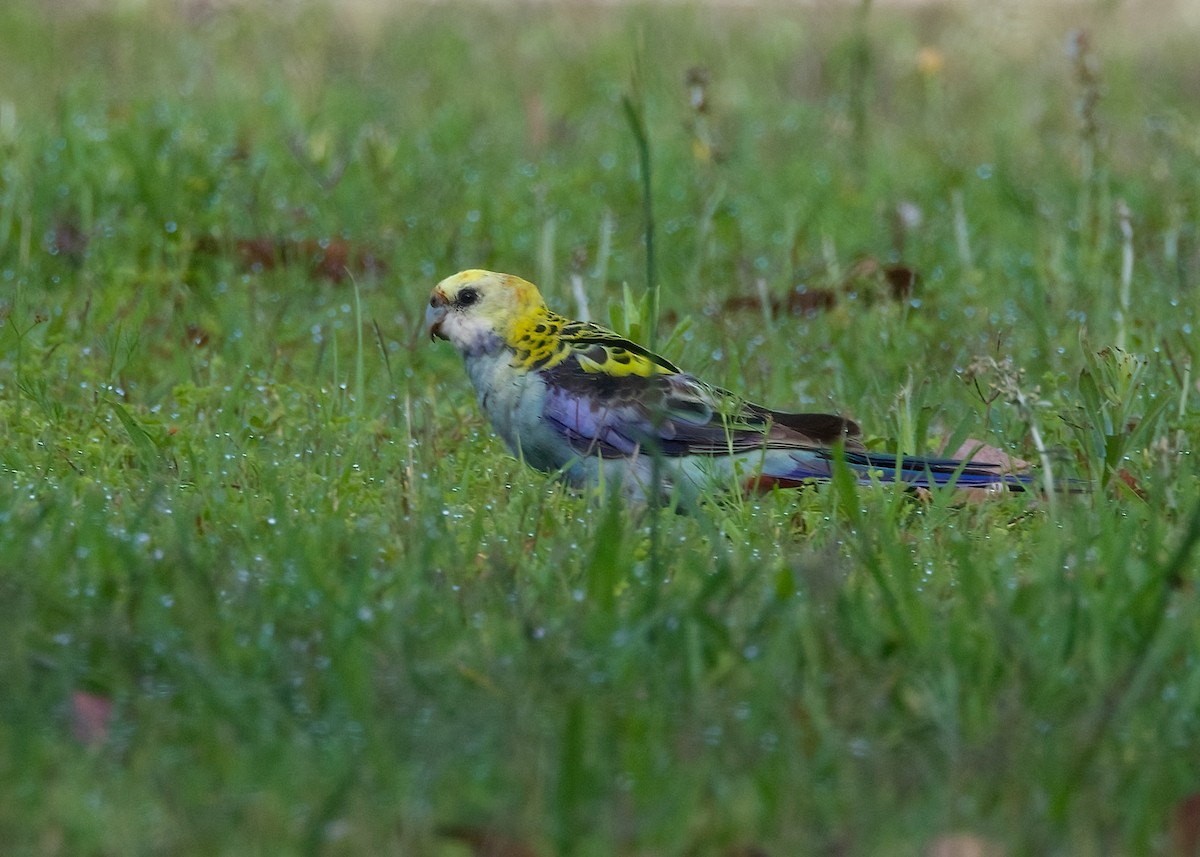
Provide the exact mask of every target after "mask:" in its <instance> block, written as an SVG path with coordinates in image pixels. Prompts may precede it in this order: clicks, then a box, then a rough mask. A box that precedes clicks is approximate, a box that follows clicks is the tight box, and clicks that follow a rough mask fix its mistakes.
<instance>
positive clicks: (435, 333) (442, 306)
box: [425, 291, 449, 340]
mask: <svg viewBox="0 0 1200 857" xmlns="http://www.w3.org/2000/svg"><path fill="white" fill-rule="evenodd" d="M448 308H449V302H448V301H447V300H446V296H445V295H443V294H442V293H441V292H440V291H435V292H434V293H433V295H432V296H431V297H430V298H429V308H428V309H427V310H425V329H426V330H428V331H429V338H430V339H431V340H432V339H445V338H446V334H444V333H442V322H443V321H445V320H446V312H447V310H448Z"/></svg>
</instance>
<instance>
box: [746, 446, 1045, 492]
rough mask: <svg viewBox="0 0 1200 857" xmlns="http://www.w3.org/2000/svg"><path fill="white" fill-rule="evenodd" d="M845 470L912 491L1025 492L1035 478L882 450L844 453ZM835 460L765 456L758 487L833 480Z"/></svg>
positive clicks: (816, 453)
mask: <svg viewBox="0 0 1200 857" xmlns="http://www.w3.org/2000/svg"><path fill="white" fill-rule="evenodd" d="M843 459H844V460H845V462H846V466H847V467H848V468H849V469H850V471H851V472H852V473H854V474H855V475H856V476H857V477H858V481H859V482H863V483H869V482H873V481H879V482H899V483H901V484H904V485H911V486H913V487H918V488H921V487H929V486H932V485H949V484H954V485H957V486H959V487H961V488H986V487H991V486H996V487H997V488H1000V489H1005V490H1008V491H1027V490H1030V489H1031V488H1033V487H1034V486H1035V485H1036V483H1037V479H1036V477H1035V476H1034V475H1031V474H1028V473H1010V472H1006V471H1005V469H1004V468H1003V467H1002V466H1001V465H998V464H987V463H983V462H975V461H960V460H957V459H953V458H922V457H916V456H897V455H891V454H889V453H884V452H858V451H849V450H848V451H846V452H845V453H843ZM835 461H836V456H835V453H834V452H833V451H826V450H804V451H803V452H801V451H791V452H789V453H787V454H784V455H778V454H776V455H769V456H767V459H766V460H765V461H764V462H763V467H762V473H761V475H760V476H759V477H758V482H759V484H760V486H765V485H779V486H781V487H790V486H794V485H799V484H801V483H804V482H811V481H814V480H818V481H826V480H829V479H830V478H832V476H833V473H834V468H835V466H836V464H835Z"/></svg>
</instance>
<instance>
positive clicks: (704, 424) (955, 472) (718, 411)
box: [544, 359, 1032, 491]
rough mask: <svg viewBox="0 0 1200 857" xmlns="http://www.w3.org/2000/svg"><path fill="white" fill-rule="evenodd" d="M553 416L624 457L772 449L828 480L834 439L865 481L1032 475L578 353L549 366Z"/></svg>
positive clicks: (788, 478)
mask: <svg viewBox="0 0 1200 857" xmlns="http://www.w3.org/2000/svg"><path fill="white" fill-rule="evenodd" d="M544 374H545V379H546V398H545V403H544V416H545V418H546V420H547V422H548V423H549V424H550V425H552V426H554V427H555V429H556V430H557V431H558V432H559V434H561V436H562V437H564V438H565V439H566V440H567V441H568V442H569V444H570V445H571V447H572V449H574V450H575V452H576V453H577V454H579V455H582V456H590V455H599V456H601V457H604V458H623V457H627V456H630V455H636V454H638V453H639V452H652V451H655V450H656V451H657V452H658V454H661V455H664V456H667V457H672V456H687V455H702V456H720V455H732V454H736V453H746V452H764V451H765V454H764V455H762V456H761V458H758V459H757V461H758V463H759V465H758V466H759V467H760V468H761V475H762V476H763V477H766V478H768V479H771V480H776V481H778V482H781V483H785V484H787V483H793V482H795V483H800V482H804V481H806V480H812V479H828V478H829V477H830V476H831V475H832V473H833V467H834V461H835V453H834V446H835V445H836V444H837V443H838V442H839V441H841V442H842V444H843V451H842V453H841V454H842V455H843V456H844V460H845V462H846V465H847V466H848V467H850V469H851V470H852V471H854V472H855V473H856V474H857V475H858V478H859V479H860V480H861V481H870V480H871V479H878V480H879V481H882V482H899V483H903V484H908V485H914V486H923V485H945V484H948V483H951V482H953V483H955V484H957V485H959V486H963V487H969V486H975V485H995V484H1000V485H1004V486H1006V487H1008V488H1009V489H1011V490H1018V491H1019V490H1023V489H1024V488H1025V487H1027V486H1029V485H1030V484H1031V483H1032V479H1031V477H1030V476H1028V475H1026V474H1011V473H1005V472H1004V470H1003V468H1001V467H1000V466H998V465H992V464H984V463H974V462H969V463H966V464H964V463H963V462H962V461H958V460H956V459H949V458H920V457H903V458H899V457H897V456H894V455H890V454H887V453H878V452H869V451H867V450H866V448H865V447H863V445H862V443H861V442H860V441H859V440H858V435H859V429H858V426H857V425H855V424H854V423H853V422H851V421H850V420H846V419H844V418H843V417H839V416H834V415H831V414H790V413H784V412H779V411H771V410H768V409H766V408H763V407H761V406H758V405H755V404H753V403H750V402H746V401H745V400H743V399H741V398H740V397H738V396H735V395H734V394H732V393H730V392H728V391H726V390H722V389H720V388H718V387H712V386H710V385H707V384H705V383H704V382H702V381H700V380H698V379H696V378H695V377H693V376H691V375H688V374H687V373H684V372H679V373H664V374H658V375H651V376H649V377H644V376H637V375H627V376H614V375H610V374H605V373H595V372H587V371H584V370H583V369H582V367H581V366H580V364H578V363H577V362H576V361H575V360H571V359H568V360H566V361H564V362H562V363H560V364H558V365H557V366H554V367H552V368H551V369H548V370H546V371H545V373H544Z"/></svg>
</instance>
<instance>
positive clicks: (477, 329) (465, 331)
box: [442, 313, 500, 354]
mask: <svg viewBox="0 0 1200 857" xmlns="http://www.w3.org/2000/svg"><path fill="white" fill-rule="evenodd" d="M442 334H443V335H444V336H445V337H446V338H447V339H449V340H450V341H451V342H452V343H454V346H455V347H456V348H457V349H458V350H459V351H461V352H462V353H463V354H479V353H480V352H483V351H490V350H491V349H492V348H493V347H495V345H496V344H498V343H499V341H500V338H499V337H498V336H496V332H495V331H494V330H493V329H492V326H491V325H490V324H488V323H487V322H485V321H483V320H482V319H478V318H467V317H464V316H462V315H459V314H457V313H450V314H449V315H447V316H446V319H445V321H443V322H442Z"/></svg>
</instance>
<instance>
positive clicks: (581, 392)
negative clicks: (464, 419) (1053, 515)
mask: <svg viewBox="0 0 1200 857" xmlns="http://www.w3.org/2000/svg"><path fill="white" fill-rule="evenodd" d="M425 325H426V329H427V332H428V333H429V336H430V339H431V340H438V339H441V340H446V341H448V342H450V344H451V345H453V346H454V347H455V348H456V349H457V350H458V352H459V354H461V355H462V357H463V360H464V363H465V365H466V370H467V377H468V378H469V379H470V381H471V384H472V385H473V386H474V388H475V393H476V398H477V399H478V402H479V407H480V409H481V410H482V411H483V413H484V414H485V415H486V416H487V418H488V420H489V421H490V422H491V424H492V428H493V429H494V430H495V431H496V433H497V434H498V435H499V436H500V437H501V438H502V439H503V440H504V442H505V444H507V446H508V448H509V449H510V450H511V451H512V453H513V455H514V456H516V457H517V458H518V459H520V460H523V461H524V462H525V463H526V464H528V465H530V466H531V467H533V468H535V469H537V470H541V471H545V472H548V473H554V474H557V475H558V476H560V477H561V478H562V479H563V480H564V481H565V482H567V483H568V484H569V485H572V486H574V487H576V488H581V489H589V488H597V489H601V491H602V492H607V491H613V490H615V491H618V492H620V494H621V495H623V496H624V497H625V498H627V499H629V500H632V501H636V502H639V503H646V504H667V503H671V502H674V503H675V504H676V506H677V508H679V509H682V510H684V511H686V510H688V509H690V508H694V507H696V506H698V505H700V504H701V503H703V502H705V500H707V499H709V498H713V497H717V496H719V495H720V494H722V493H723V492H724V489H727V488H732V489H736V490H744V489H758V490H762V489H771V488H774V487H776V486H778V487H782V488H792V487H800V486H803V485H806V484H809V483H813V482H821V481H829V480H830V479H832V478H833V476H834V474H835V472H836V470H837V468H838V467H839V464H838V462H839V461H841V462H843V463H844V466H845V467H846V468H847V471H848V472H849V473H850V474H852V476H853V477H854V479H855V480H856V481H858V482H861V483H870V482H873V481H878V482H883V483H887V482H894V483H899V484H902V485H904V486H908V487H912V488H921V487H926V488H927V487H930V486H942V485H947V484H953V485H955V486H959V487H964V488H965V487H988V488H995V489H996V490H1007V491H1022V490H1026V489H1027V488H1029V487H1030V486H1031V485H1032V477H1031V476H1030V475H1029V474H1019V473H1011V472H1006V471H1005V470H1004V468H1002V467H1001V466H999V465H995V464H987V463H977V462H972V461H963V460H958V459H952V458H924V457H911V456H897V455H891V454H887V453H881V452H874V451H870V450H868V449H867V448H866V446H865V445H864V444H863V441H862V429H861V428H860V427H859V425H858V423H856V422H854V421H853V420H851V419H849V418H846V417H843V416H839V415H837V414H825V413H793V412H789V411H779V410H773V409H771V408H767V407H764V406H763V405H758V404H755V403H753V402H751V401H749V400H748V399H746V398H744V397H742V396H740V395H738V394H736V393H733V392H731V391H729V390H726V389H724V388H722V387H718V386H714V385H712V384H708V383H706V382H704V381H702V380H701V379H699V378H697V377H696V376H695V375H693V374H691V373H689V372H686V371H684V370H682V369H680V368H679V367H678V366H676V365H675V364H674V363H672V362H671V361H670V360H668V359H666V358H665V357H663V356H662V355H660V354H656V353H655V352H653V351H651V350H650V349H649V348H646V347H645V346H642V345H640V344H638V343H636V342H633V341H632V340H630V339H627V338H625V337H623V336H621V335H620V334H618V333H616V332H615V331H612V330H610V329H608V328H606V327H603V326H602V325H599V324H596V323H594V322H590V321H574V320H571V319H569V318H567V317H566V316H563V315H560V314H559V313H557V312H554V311H553V310H551V309H550V308H549V307H548V306H547V305H546V301H545V299H544V298H543V297H542V294H541V292H540V291H539V290H538V288H537V286H535V285H534V284H533V283H531V282H529V281H527V280H524V279H522V278H520V277H518V276H514V275H512V274H502V273H497V272H494V271H485V270H480V269H470V270H465V271H461V272H459V273H457V274H454V275H453V276H450V277H447V278H446V279H444V280H442V281H441V282H440V283H438V284H437V286H435V287H434V289H433V292H432V294H431V295H430V298H429V306H428V308H427V309H426V311H425Z"/></svg>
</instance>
